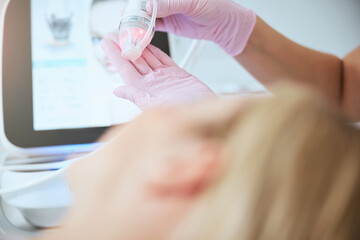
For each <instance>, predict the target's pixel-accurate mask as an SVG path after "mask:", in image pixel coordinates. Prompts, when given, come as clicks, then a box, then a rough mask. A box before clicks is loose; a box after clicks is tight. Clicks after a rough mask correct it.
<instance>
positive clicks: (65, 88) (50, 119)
mask: <svg viewBox="0 0 360 240" xmlns="http://www.w3.org/2000/svg"><path fill="white" fill-rule="evenodd" d="M125 3H126V2H125V1H124V0H76V1H74V0H31V16H32V17H31V31H32V34H31V35H32V70H33V111H34V112H33V115H34V129H35V130H36V131H42V130H58V129H74V128H89V127H107V126H111V125H114V124H118V123H124V122H127V121H130V120H131V119H133V118H134V117H135V116H136V115H137V114H139V113H140V110H139V109H138V108H137V107H136V106H135V105H133V104H132V103H130V102H128V101H126V100H123V99H119V98H117V97H116V96H114V95H113V90H114V89H115V88H116V87H118V86H121V85H123V82H122V80H121V78H120V77H119V76H118V74H117V73H116V71H115V69H114V67H113V66H112V65H111V64H110V63H109V61H108V59H107V58H106V56H105V54H104V53H103V51H102V50H101V47H100V41H101V39H102V38H103V37H104V36H105V35H106V34H107V33H108V32H115V31H116V30H117V27H118V25H119V22H120V17H121V12H122V10H123V8H124V6H125Z"/></svg>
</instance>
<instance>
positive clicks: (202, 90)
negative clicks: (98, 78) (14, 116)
mask: <svg viewBox="0 0 360 240" xmlns="http://www.w3.org/2000/svg"><path fill="white" fill-rule="evenodd" d="M118 42H119V39H118V35H117V34H109V35H108V36H107V38H106V39H104V40H103V42H102V43H101V44H102V47H103V49H104V51H105V53H106V54H107V56H108V58H109V60H110V62H112V64H113V65H114V66H115V68H116V69H117V71H118V72H119V74H120V76H121V78H122V79H123V81H124V82H125V84H126V86H122V87H119V88H117V89H116V90H115V91H114V93H115V95H117V96H118V97H120V98H124V99H127V100H129V101H131V102H133V103H134V104H135V105H137V106H138V107H139V108H141V109H143V110H144V109H147V108H149V107H153V106H156V105H159V104H166V103H181V102H189V101H192V100H196V99H200V98H204V97H207V96H215V93H214V92H213V91H211V89H210V88H209V87H207V86H206V85H205V84H204V83H202V82H201V81H200V80H198V79H197V78H195V77H194V76H192V75H191V74H189V73H188V72H186V71H185V70H183V69H181V68H180V67H179V66H177V65H176V63H175V62H173V60H172V59H171V58H170V57H169V56H168V55H166V54H165V53H164V52H162V51H161V50H160V49H158V48H156V47H154V46H152V45H149V46H148V47H147V48H146V49H145V51H144V52H143V54H142V56H141V57H140V58H139V59H138V60H136V61H135V62H130V61H128V60H126V59H125V58H123V57H122V54H121V49H120V47H119V46H118Z"/></svg>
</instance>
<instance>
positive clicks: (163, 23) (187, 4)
mask: <svg viewBox="0 0 360 240" xmlns="http://www.w3.org/2000/svg"><path fill="white" fill-rule="evenodd" d="M157 3H158V13H157V18H159V19H158V20H157V22H156V30H158V31H165V32H170V33H174V34H177V35H180V36H184V37H189V38H195V39H204V40H209V41H213V42H215V43H217V44H218V45H219V46H220V47H221V48H223V49H224V50H225V51H226V52H227V53H228V54H230V55H231V56H237V55H239V54H241V53H242V52H243V50H244V49H245V46H246V44H247V42H248V40H249V37H250V35H251V33H252V31H253V29H254V26H255V23H256V14H255V13H254V12H253V11H252V10H249V9H246V8H244V7H242V6H240V5H239V4H236V3H234V2H233V1H231V0H157ZM152 6H153V2H152V1H148V5H147V11H148V13H149V14H151V13H152Z"/></svg>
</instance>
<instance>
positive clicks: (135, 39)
mask: <svg viewBox="0 0 360 240" xmlns="http://www.w3.org/2000/svg"><path fill="white" fill-rule="evenodd" d="M148 1H149V0H129V1H128V5H127V7H126V9H125V12H124V15H123V17H122V19H121V22H120V26H119V45H120V48H121V50H122V54H123V56H124V57H125V58H126V59H129V60H130V61H135V60H136V59H138V58H139V57H140V56H141V54H142V52H143V51H144V49H145V48H146V47H147V46H148V45H149V44H150V42H151V40H152V38H153V36H154V29H155V21H156V14H157V4H156V0H152V1H153V2H154V4H153V13H152V16H150V15H149V14H148V13H147V11H146V4H147V2H148Z"/></svg>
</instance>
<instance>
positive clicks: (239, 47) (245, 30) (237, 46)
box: [216, 4, 256, 56]
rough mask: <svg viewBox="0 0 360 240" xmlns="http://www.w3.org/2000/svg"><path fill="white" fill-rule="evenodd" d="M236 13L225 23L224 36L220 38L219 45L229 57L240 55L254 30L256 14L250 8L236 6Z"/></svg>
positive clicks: (229, 16) (231, 14)
mask: <svg viewBox="0 0 360 240" xmlns="http://www.w3.org/2000/svg"><path fill="white" fill-rule="evenodd" d="M233 9H234V11H232V12H231V13H230V14H229V15H228V20H227V21H225V22H224V25H223V29H224V30H225V31H224V30H223V31H221V32H222V35H221V36H219V37H218V40H217V41H216V42H217V44H218V45H219V46H220V47H221V48H223V49H224V50H225V51H226V52H227V53H228V54H229V55H231V56H237V55H240V54H241V53H242V52H243V51H244V49H245V47H246V45H247V43H248V41H249V38H250V36H251V34H252V32H253V30H254V27H255V24H256V13H255V12H254V11H253V10H251V9H248V8H244V7H242V6H240V5H238V4H234V8H233Z"/></svg>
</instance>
